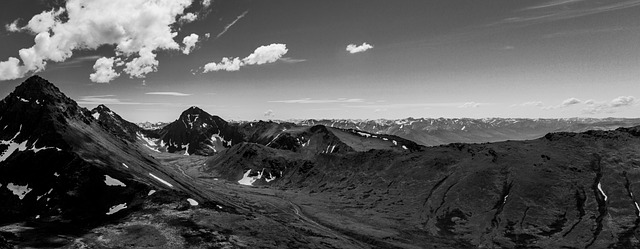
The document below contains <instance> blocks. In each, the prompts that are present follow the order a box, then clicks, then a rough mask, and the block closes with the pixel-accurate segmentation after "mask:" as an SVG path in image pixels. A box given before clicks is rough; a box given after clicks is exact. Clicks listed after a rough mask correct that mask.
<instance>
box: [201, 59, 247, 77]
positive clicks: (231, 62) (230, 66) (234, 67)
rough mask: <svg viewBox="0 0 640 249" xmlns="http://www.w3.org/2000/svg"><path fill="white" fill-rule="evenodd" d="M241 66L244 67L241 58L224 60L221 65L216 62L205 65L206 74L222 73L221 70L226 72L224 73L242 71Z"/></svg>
mask: <svg viewBox="0 0 640 249" xmlns="http://www.w3.org/2000/svg"><path fill="white" fill-rule="evenodd" d="M240 66H243V63H242V61H240V58H237V57H236V58H232V59H229V58H227V57H224V58H222V61H220V63H214V62H210V63H207V64H206V65H204V73H208V72H212V71H220V70H224V71H229V72H231V71H238V70H240Z"/></svg>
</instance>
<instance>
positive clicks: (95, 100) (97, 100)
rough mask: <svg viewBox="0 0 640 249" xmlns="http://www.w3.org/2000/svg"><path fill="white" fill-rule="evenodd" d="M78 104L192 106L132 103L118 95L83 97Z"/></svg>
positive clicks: (174, 103)
mask: <svg viewBox="0 0 640 249" xmlns="http://www.w3.org/2000/svg"><path fill="white" fill-rule="evenodd" d="M78 104H81V105H99V104H104V105H144V106H190V105H187V104H182V103H176V102H171V103H158V102H156V103H154V102H131V101H126V100H121V99H119V98H117V96H116V95H96V96H81V97H80V98H79V99H78Z"/></svg>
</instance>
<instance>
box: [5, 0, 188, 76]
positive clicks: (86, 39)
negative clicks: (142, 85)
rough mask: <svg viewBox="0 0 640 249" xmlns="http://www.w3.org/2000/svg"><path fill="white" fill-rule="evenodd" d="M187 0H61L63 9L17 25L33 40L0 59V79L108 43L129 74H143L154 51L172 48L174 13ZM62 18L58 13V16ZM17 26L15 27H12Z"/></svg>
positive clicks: (174, 45)
mask: <svg viewBox="0 0 640 249" xmlns="http://www.w3.org/2000/svg"><path fill="white" fill-rule="evenodd" d="M192 1H193V0H154V1H151V0H93V1H83V0H67V2H66V5H65V7H64V8H59V9H52V10H49V11H44V12H42V13H40V14H37V15H35V16H33V17H32V18H31V20H30V21H29V22H28V24H27V25H26V26H25V27H23V28H21V29H23V30H27V31H30V32H32V33H34V34H36V35H35V38H34V42H35V44H34V45H33V46H32V47H29V48H23V49H21V50H20V51H19V52H18V54H19V57H20V58H19V59H20V60H21V61H22V64H19V63H16V60H17V59H18V58H15V57H9V58H8V59H7V60H6V61H0V72H10V74H3V75H1V76H0V80H8V79H15V78H20V77H23V76H24V75H25V74H26V73H28V72H38V71H42V70H44V69H45V66H46V63H47V62H48V61H54V62H62V61H65V60H67V59H68V58H70V57H71V56H72V55H73V51H75V50H95V49H97V48H98V47H100V46H103V45H111V46H113V47H114V50H115V51H114V52H115V55H116V57H117V58H120V59H122V60H123V61H124V62H123V63H124V65H125V69H124V72H125V73H127V74H129V76H130V77H136V78H144V77H145V75H146V74H148V73H151V72H154V71H156V70H157V66H158V61H157V59H156V52H157V51H159V50H178V49H180V45H179V44H178V43H177V42H176V41H175V40H174V38H175V37H176V36H177V32H175V30H174V29H175V28H176V27H175V25H174V24H175V23H176V18H177V17H178V16H180V15H182V14H183V12H184V10H185V8H187V7H189V6H190V5H191V3H192ZM63 17H64V18H63ZM16 28H17V26H16Z"/></svg>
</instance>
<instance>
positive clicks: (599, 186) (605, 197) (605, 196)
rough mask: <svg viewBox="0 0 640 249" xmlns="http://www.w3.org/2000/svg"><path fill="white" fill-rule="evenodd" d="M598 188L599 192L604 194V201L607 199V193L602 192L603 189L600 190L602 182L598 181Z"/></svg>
mask: <svg viewBox="0 0 640 249" xmlns="http://www.w3.org/2000/svg"><path fill="white" fill-rule="evenodd" d="M598 190H600V193H601V194H602V196H604V201H607V198H608V197H607V195H606V194H605V193H604V191H602V184H600V183H598Z"/></svg>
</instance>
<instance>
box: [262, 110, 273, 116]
mask: <svg viewBox="0 0 640 249" xmlns="http://www.w3.org/2000/svg"><path fill="white" fill-rule="evenodd" d="M275 115H276V114H275V113H274V112H273V110H267V111H266V112H264V116H265V117H267V118H271V117H274V116H275Z"/></svg>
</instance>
